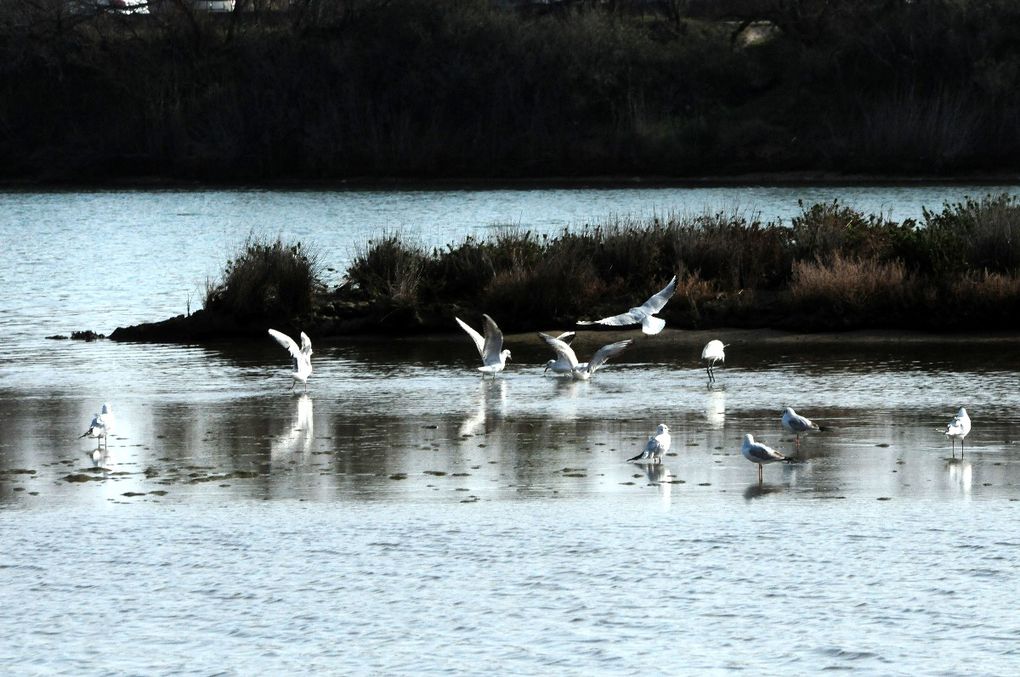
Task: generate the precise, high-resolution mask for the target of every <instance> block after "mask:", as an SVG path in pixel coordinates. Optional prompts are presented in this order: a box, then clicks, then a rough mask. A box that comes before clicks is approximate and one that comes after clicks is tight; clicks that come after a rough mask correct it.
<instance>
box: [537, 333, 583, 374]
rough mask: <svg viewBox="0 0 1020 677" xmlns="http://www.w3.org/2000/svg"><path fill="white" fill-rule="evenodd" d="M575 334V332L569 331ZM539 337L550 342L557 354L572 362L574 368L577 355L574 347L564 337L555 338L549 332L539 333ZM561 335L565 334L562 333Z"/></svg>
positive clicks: (571, 366) (571, 365)
mask: <svg viewBox="0 0 1020 677" xmlns="http://www.w3.org/2000/svg"><path fill="white" fill-rule="evenodd" d="M567 333H568V334H573V332H567ZM538 335H539V337H540V338H541V339H542V340H543V341H545V342H546V343H547V344H549V347H550V348H552V349H553V350H555V351H556V356H557V357H559V358H561V359H563V360H566V361H567V362H568V363H569V364H570V368H571V369H573V368H575V367H576V366H577V355H576V354H575V353H574V349H573V348H571V347H570V346H569V345H567V342H566V341H564V340H563V339H562V338H553V337H552V336H549V334H543V333H542V332H539V333H538ZM560 336H564V334H561V335H560Z"/></svg>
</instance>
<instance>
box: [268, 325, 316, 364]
mask: <svg viewBox="0 0 1020 677" xmlns="http://www.w3.org/2000/svg"><path fill="white" fill-rule="evenodd" d="M269 335H270V336H272V337H273V338H274V339H276V342H277V343H279V344H280V345H281V346H283V348H284V350H286V351H287V352H288V353H290V356H291V357H293V358H294V359H295V360H300V359H301V348H299V347H298V344H297V343H295V342H294V339H292V338H291V337H289V336H287V335H286V334H284V333H283V332H282V331H276V330H275V329H270V330H269ZM302 337H303V339H302V340H304V339H305V338H308V337H307V336H304V333H303V332H302ZM308 345H309V350H311V342H309V344H308Z"/></svg>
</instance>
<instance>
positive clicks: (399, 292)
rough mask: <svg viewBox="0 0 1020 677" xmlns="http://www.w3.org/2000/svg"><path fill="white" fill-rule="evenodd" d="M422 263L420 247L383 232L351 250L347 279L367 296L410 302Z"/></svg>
mask: <svg viewBox="0 0 1020 677" xmlns="http://www.w3.org/2000/svg"><path fill="white" fill-rule="evenodd" d="M426 263H427V257H426V254H425V252H424V250H423V249H422V248H421V247H418V246H415V245H413V244H409V243H407V242H405V241H404V240H403V239H401V236H399V235H396V234H391V235H384V236H383V237H382V238H380V239H379V240H377V241H375V242H372V241H369V243H368V246H367V247H365V248H363V249H361V250H360V251H358V252H357V253H356V254H355V257H354V261H353V262H352V263H351V266H350V268H349V269H348V271H347V279H348V280H349V281H350V283H351V284H353V285H355V286H356V287H357V288H359V289H360V290H361V291H362V292H363V293H364V294H365V295H366V296H368V298H369V299H371V300H374V301H379V300H387V301H391V302H393V303H397V304H401V305H410V304H413V303H415V302H416V301H418V300H419V292H420V287H421V284H422V280H423V275H424V272H425V268H426Z"/></svg>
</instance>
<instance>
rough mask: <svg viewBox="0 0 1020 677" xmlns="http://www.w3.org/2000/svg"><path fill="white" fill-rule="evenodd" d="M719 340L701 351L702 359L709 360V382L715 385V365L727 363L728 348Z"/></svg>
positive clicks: (707, 344)
mask: <svg viewBox="0 0 1020 677" xmlns="http://www.w3.org/2000/svg"><path fill="white" fill-rule="evenodd" d="M728 345H729V344H723V342H722V341H720V340H719V339H713V340H711V341H709V342H708V343H706V344H705V347H704V348H703V349H702V350H701V359H703V360H708V382H709V383H715V365H716V363H717V362H725V361H726V350H725V348H726V346H728Z"/></svg>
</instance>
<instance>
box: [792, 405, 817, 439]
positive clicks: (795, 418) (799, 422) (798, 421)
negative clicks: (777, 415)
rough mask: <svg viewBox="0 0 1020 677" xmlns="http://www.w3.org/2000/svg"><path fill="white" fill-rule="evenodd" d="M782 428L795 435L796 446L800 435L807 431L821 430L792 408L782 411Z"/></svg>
mask: <svg viewBox="0 0 1020 677" xmlns="http://www.w3.org/2000/svg"><path fill="white" fill-rule="evenodd" d="M783 427H784V428H786V429H787V430H789V431H790V432H791V433H793V434H794V435H796V438H797V446H798V447H799V446H800V434H801V433H806V432H808V431H809V430H821V428H819V427H818V424H817V423H815V422H814V421H812V420H811V419H809V418H807V417H805V416H801V415H800V414H798V413H797V412H795V411H794V410H793V407H787V408H786V409H783Z"/></svg>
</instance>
